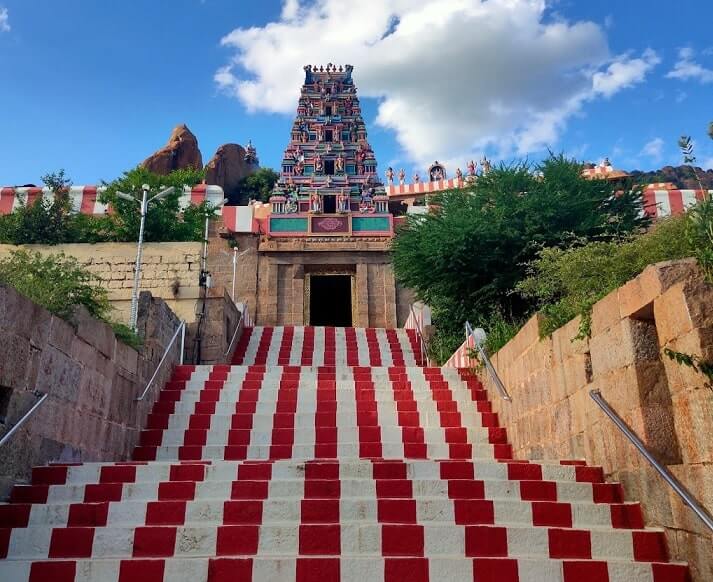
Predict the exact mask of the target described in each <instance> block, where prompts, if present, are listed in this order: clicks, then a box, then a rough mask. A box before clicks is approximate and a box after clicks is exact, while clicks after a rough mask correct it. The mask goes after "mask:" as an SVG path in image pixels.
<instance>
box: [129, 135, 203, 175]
mask: <svg viewBox="0 0 713 582" xmlns="http://www.w3.org/2000/svg"><path fill="white" fill-rule="evenodd" d="M141 165H142V166H143V167H144V168H146V169H147V170H149V171H151V172H153V173H154V174H160V175H162V176H165V175H166V174H169V173H171V172H172V171H173V170H181V169H183V168H189V167H192V168H196V169H198V168H202V167H203V157H202V156H201V151H200V150H199V149H198V140H197V139H196V136H195V135H193V133H191V130H190V129H188V127H186V125H184V124H181V125H177V126H176V127H175V128H174V129H173V131H172V132H171V137H170V138H169V139H168V143H167V144H166V145H165V146H164V147H162V148H161V149H160V150H158V151H157V152H156V153H154V154H152V155H150V156H149V157H148V158H146V159H145V160H144V161H143V162H142V163H141Z"/></svg>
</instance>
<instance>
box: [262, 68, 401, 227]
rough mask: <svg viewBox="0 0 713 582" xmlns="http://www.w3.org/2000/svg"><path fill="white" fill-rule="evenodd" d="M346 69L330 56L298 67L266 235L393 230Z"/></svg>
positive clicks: (350, 72)
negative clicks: (300, 76)
mask: <svg viewBox="0 0 713 582" xmlns="http://www.w3.org/2000/svg"><path fill="white" fill-rule="evenodd" d="M352 70H353V67H352V66H351V65H346V66H344V67H342V66H336V65H332V64H331V63H330V64H328V65H327V66H326V67H325V66H319V67H318V66H312V65H307V66H306V67H304V71H305V82H304V85H303V86H302V89H301V92H300V99H299V103H298V106H297V116H296V118H295V121H294V123H293V125H292V131H291V135H290V142H289V144H288V146H287V148H286V150H285V155H284V157H283V160H282V168H281V174H280V180H279V182H278V183H277V184H276V186H275V192H274V195H273V196H272V197H271V199H270V202H271V204H272V215H271V218H270V221H269V232H268V234H270V235H274V236H300V235H303V236H304V235H341V236H344V235H353V236H359V235H370V236H391V235H392V234H393V225H392V217H391V215H390V214H389V212H388V198H387V197H386V191H385V189H384V186H383V184H382V183H381V181H380V180H379V178H378V173H377V163H376V158H375V156H374V151H373V149H372V148H371V146H370V145H369V142H368V140H367V133H366V125H365V124H364V119H363V118H362V115H361V107H360V105H359V98H358V97H357V93H356V86H355V85H354V81H353V79H352ZM298 219H299V220H298Z"/></svg>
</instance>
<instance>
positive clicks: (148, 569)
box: [0, 327, 688, 582]
mask: <svg viewBox="0 0 713 582" xmlns="http://www.w3.org/2000/svg"><path fill="white" fill-rule="evenodd" d="M418 353H419V352H418V338H417V337H416V333H415V332H414V330H404V329H398V330H394V329H355V328H333V327H331V328H330V327H274V328H273V327H255V328H247V329H246V330H245V333H244V335H243V336H242V337H241V339H240V341H239V343H238V346H237V348H236V351H235V354H234V356H233V364H232V365H222V366H179V367H177V368H176V369H175V372H174V375H173V379H172V380H171V381H170V382H168V384H167V385H166V386H165V387H164V389H162V390H161V391H160V394H159V396H158V400H157V401H156V404H155V406H154V408H153V411H152V412H151V414H150V415H149V418H148V421H147V425H146V427H145V429H144V430H143V431H142V433H141V439H140V444H139V446H138V447H137V448H136V449H135V451H134V460H133V461H131V462H123V463H78V464H58V465H50V466H47V467H37V468H36V469H34V470H33V472H32V482H31V483H30V484H25V485H20V484H19V485H16V486H15V487H14V488H13V490H12V494H11V500H10V503H8V504H4V505H0V580H2V581H3V582H5V581H7V582H27V581H29V582H366V581H369V582H686V580H687V579H688V569H687V567H686V566H685V565H684V564H675V563H671V562H670V561H669V559H668V554H667V549H666V542H665V537H664V533H663V531H661V530H658V529H647V528H645V527H644V523H643V518H642V511H641V507H640V506H639V504H638V503H631V502H626V501H624V499H623V490H622V487H621V486H620V485H619V484H618V483H607V482H606V481H605V480H604V474H603V471H602V469H601V468H600V467H590V466H587V465H586V464H585V463H584V462H581V461H561V462H527V461H524V462H523V461H515V460H513V459H512V449H511V447H510V445H509V443H508V438H507V431H506V430H505V428H503V427H501V426H500V425H499V420H498V415H497V414H496V413H494V412H493V410H492V407H491V404H490V401H489V399H488V394H487V393H486V391H485V390H484V388H483V386H482V384H481V383H480V382H479V381H478V379H477V378H475V377H473V376H472V375H471V374H470V373H469V372H468V371H467V370H462V369H460V370H457V369H452V368H443V369H441V368H432V367H423V366H420V365H419V363H420V362H419V361H418Z"/></svg>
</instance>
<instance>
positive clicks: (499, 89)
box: [0, 0, 713, 184]
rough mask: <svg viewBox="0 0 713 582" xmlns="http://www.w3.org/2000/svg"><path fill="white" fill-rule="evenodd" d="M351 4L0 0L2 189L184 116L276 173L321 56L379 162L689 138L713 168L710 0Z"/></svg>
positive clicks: (617, 147)
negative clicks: (335, 71)
mask: <svg viewBox="0 0 713 582" xmlns="http://www.w3.org/2000/svg"><path fill="white" fill-rule="evenodd" d="M370 2H374V4H373V6H371V7H370V6H366V4H369V3H370ZM350 4H354V3H349V2H345V1H344V0H311V1H309V2H307V1H303V2H302V3H300V2H298V1H296V0H286V2H280V1H277V0H261V1H260V2H254V1H247V0H234V1H228V0H202V1H201V0H170V1H169V0H163V1H141V0H124V1H122V2H115V3H107V2H95V1H90V0H61V1H60V0H0V80H1V83H2V90H0V134H1V135H2V139H0V184H22V183H36V182H37V181H38V180H39V176H40V175H41V174H43V173H45V172H48V171H53V170H55V169H58V168H61V167H63V168H65V169H66V170H67V172H68V173H69V175H70V176H71V177H72V179H73V180H74V182H75V183H76V184H82V183H95V182H97V181H99V180H101V179H107V180H108V179H112V178H114V177H116V176H117V175H119V174H120V173H121V172H122V171H123V170H126V169H129V168H131V167H133V166H134V165H136V164H137V163H138V162H140V161H141V160H143V159H144V158H145V157H146V156H147V155H149V154H150V153H151V152H153V151H154V150H156V149H157V148H159V147H160V146H162V145H163V144H164V143H165V142H166V140H167V138H168V135H169V133H170V131H171V129H172V128H173V127H174V126H175V125H177V124H179V123H186V124H187V125H188V126H189V127H190V129H191V130H192V131H193V132H194V133H195V134H196V136H197V137H198V140H199V145H200V148H201V151H202V153H203V158H204V162H207V161H208V159H210V157H211V156H212V154H213V152H214V151H215V150H216V148H217V147H218V146H219V145H220V144H222V143H227V142H237V143H241V144H244V143H245V142H247V140H248V139H252V140H253V143H254V144H255V145H256V146H257V148H258V153H259V155H260V159H261V163H262V165H267V166H272V167H278V165H279V161H280V159H281V154H282V151H283V150H284V147H285V145H286V141H287V138H288V132H289V127H290V124H291V122H292V116H293V111H294V109H295V105H296V92H297V91H298V89H299V83H300V79H301V64H306V63H307V62H312V63H325V64H326V62H327V61H328V60H332V61H333V62H335V63H342V62H344V61H346V60H350V61H351V62H352V64H354V65H355V73H354V76H355V80H356V83H357V86H358V87H359V88H360V89H362V90H361V94H362V103H363V109H364V114H365V117H366V120H367V126H368V129H369V137H370V141H371V142H372V145H373V147H374V149H375V152H376V155H377V159H378V160H379V162H380V169H381V171H382V172H383V170H385V168H386V166H387V165H394V166H398V167H401V166H403V167H405V168H406V169H407V172H409V175H411V173H412V172H413V171H414V170H416V169H418V170H421V173H422V174H423V167H424V165H425V164H426V163H427V160H429V159H431V158H436V157H438V158H440V159H441V160H447V161H448V162H447V163H448V164H449V165H450V167H451V171H453V170H454V169H455V168H454V167H453V166H455V165H460V166H461V167H463V168H465V162H466V161H467V159H469V158H470V157H475V158H476V159H478V158H480V156H481V155H482V154H487V155H488V156H489V157H491V158H495V159H511V158H513V157H520V156H527V157H529V158H530V159H534V160H537V159H539V158H541V157H542V155H543V153H544V152H545V151H546V149H547V148H548V147H549V148H551V149H553V150H555V151H564V152H566V153H569V154H571V155H575V156H576V157H578V158H580V159H584V160H591V161H598V160H600V159H602V158H603V157H605V156H609V157H611V159H612V161H613V163H614V165H615V166H616V167H621V168H623V169H634V168H638V169H654V168H658V167H661V166H662V165H666V164H677V163H678V162H679V159H680V156H679V154H678V152H677V149H676V139H677V137H678V136H679V135H680V134H682V133H686V134H691V135H692V136H693V137H694V140H695V141H696V143H697V147H698V152H697V153H698V159H699V163H701V164H704V165H707V166H708V167H713V141H711V140H709V139H708V138H707V137H706V127H707V124H708V122H710V121H713V32H711V27H710V23H711V22H712V21H713V3H711V2H708V1H706V0H697V1H691V2H680V3H676V4H675V9H672V6H673V5H672V3H670V2H663V1H660V0H656V1H651V0H649V1H643V0H627V1H626V2H615V1H609V0H601V1H598V2H581V1H576V2H575V1H572V0H570V1H567V0H560V1H557V2H550V3H548V4H547V5H546V6H543V5H542V4H541V3H540V0H517V1H516V2H514V4H515V5H516V6H515V9H516V10H513V8H512V4H513V3H510V4H509V6H508V7H507V8H505V7H504V4H505V3H504V2H498V0H490V1H489V2H485V3H483V4H481V2H479V1H478V0H473V2H472V9H473V10H472V11H470V12H468V11H465V12H464V11H463V9H462V4H463V2H462V1H461V2H459V1H458V0H412V1H409V2H407V1H406V0H363V2H362V4H363V6H362V8H361V13H360V14H359V13H355V12H352V11H350V10H351V9H350V7H349V5H350ZM519 4H521V6H520V5H519ZM416 5H418V6H416ZM415 6H416V7H415ZM365 14H368V15H369V18H365V17H364V15H365ZM461 26H464V27H467V28H461ZM498 27H504V28H498ZM508 30H514V31H515V32H514V33H513V34H512V35H508V34H503V32H504V31H508ZM464 31H465V32H464ZM491 37H492V40H491ZM335 38H336V40H335ZM221 39H224V41H223V42H221ZM305 39H313V42H309V41H308V40H305ZM444 39H447V44H444V42H445V41H444ZM523 39H524V40H523ZM553 39H554V40H553ZM473 43H478V44H473ZM553 47H554V49H553ZM682 49H683V51H682ZM424 51H425V52H424ZM424 54H425V55H427V57H426V58H424ZM330 55H334V58H332V59H330V58H329V57H330Z"/></svg>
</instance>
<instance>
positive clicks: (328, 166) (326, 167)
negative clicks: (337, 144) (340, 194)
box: [324, 160, 334, 176]
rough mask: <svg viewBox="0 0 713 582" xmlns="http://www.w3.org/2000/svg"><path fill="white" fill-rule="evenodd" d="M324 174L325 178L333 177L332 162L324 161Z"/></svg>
mask: <svg viewBox="0 0 713 582" xmlns="http://www.w3.org/2000/svg"><path fill="white" fill-rule="evenodd" d="M324 173H325V175H327V176H334V160H325V161H324Z"/></svg>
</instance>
